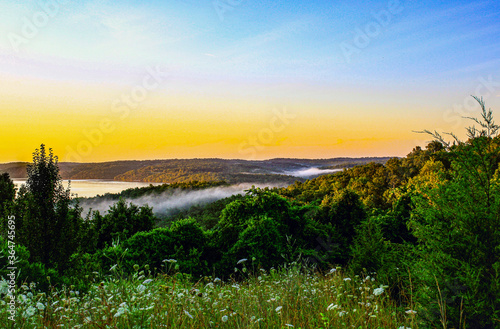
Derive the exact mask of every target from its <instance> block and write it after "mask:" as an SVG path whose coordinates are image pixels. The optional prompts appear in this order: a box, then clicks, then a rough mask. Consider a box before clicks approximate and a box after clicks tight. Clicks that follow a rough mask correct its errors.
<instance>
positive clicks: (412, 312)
mask: <svg viewBox="0 0 500 329" xmlns="http://www.w3.org/2000/svg"><path fill="white" fill-rule="evenodd" d="M405 313H406V314H410V315H414V314H417V311H414V310H408V311H406V312H405Z"/></svg>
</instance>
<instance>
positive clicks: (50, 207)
mask: <svg viewBox="0 0 500 329" xmlns="http://www.w3.org/2000/svg"><path fill="white" fill-rule="evenodd" d="M27 174H28V179H27V181H26V187H25V188H23V189H21V191H20V196H19V198H18V200H16V203H17V213H18V216H16V217H17V218H18V229H17V230H18V234H17V235H16V238H17V239H18V243H19V244H22V245H24V246H26V247H27V248H28V250H29V252H30V261H32V262H41V263H43V264H45V265H47V266H51V267H60V268H64V266H65V264H66V261H67V260H68V259H69V257H70V256H71V254H72V253H73V252H74V251H76V249H77V247H78V245H79V233H80V227H81V224H82V219H81V208H79V207H78V206H76V207H75V206H71V204H70V203H71V198H70V190H69V186H68V189H64V187H63V184H62V179H61V176H60V174H59V167H58V158H57V156H54V154H53V152H52V149H49V152H48V154H47V152H46V149H45V145H44V144H42V145H41V146H40V149H36V150H35V152H34V153H33V163H32V164H30V165H28V167H27Z"/></svg>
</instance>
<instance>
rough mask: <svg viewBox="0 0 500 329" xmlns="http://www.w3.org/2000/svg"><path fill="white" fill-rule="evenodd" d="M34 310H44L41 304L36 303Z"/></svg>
mask: <svg viewBox="0 0 500 329" xmlns="http://www.w3.org/2000/svg"><path fill="white" fill-rule="evenodd" d="M36 308H37V309H39V310H40V311H43V310H44V309H45V305H43V304H42V303H40V302H38V303H36Z"/></svg>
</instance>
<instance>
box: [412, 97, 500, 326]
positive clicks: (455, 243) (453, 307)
mask: <svg viewBox="0 0 500 329" xmlns="http://www.w3.org/2000/svg"><path fill="white" fill-rule="evenodd" d="M476 100H477V101H478V102H479V104H480V106H481V109H482V118H481V119H480V120H478V119H473V120H474V121H475V122H476V123H478V124H479V125H480V128H479V129H478V128H476V127H470V128H467V133H468V137H469V138H468V140H467V141H464V142H463V141H460V140H459V139H458V138H456V136H454V135H453V134H451V135H452V136H453V137H454V138H455V142H454V143H453V144H451V143H448V142H446V141H445V140H444V139H443V138H442V136H441V135H440V134H439V133H431V134H432V135H433V136H434V137H435V139H436V140H437V141H439V142H440V143H441V144H443V145H444V146H445V147H446V149H447V151H448V153H449V155H450V158H451V169H450V172H449V173H448V172H445V170H444V169H443V168H441V170H439V171H438V172H437V173H434V174H432V175H430V176H429V177H433V178H434V179H433V181H432V183H430V184H426V182H425V181H424V180H422V182H421V183H420V184H419V185H416V188H417V189H418V190H419V192H420V193H418V194H416V195H415V196H414V198H413V200H414V201H415V205H416V206H415V209H414V211H413V216H412V219H411V222H410V226H411V228H412V230H413V234H414V235H415V237H417V239H418V242H419V250H418V251H417V255H419V256H420V257H419V258H418V260H417V261H416V262H415V263H414V266H413V273H414V274H413V276H414V277H415V280H416V282H417V300H418V302H419V304H418V305H420V310H419V313H420V315H421V317H422V318H424V319H426V320H428V322H429V323H431V325H433V326H436V325H438V324H439V322H441V325H442V326H444V327H446V326H449V327H455V328H458V327H461V326H460V324H463V323H464V321H465V323H466V324H467V326H468V327H469V328H497V327H499V325H500V322H499V320H500V231H499V230H498V228H499V227H500V177H499V172H498V162H499V159H500V143H499V142H500V140H499V137H498V136H497V132H498V130H499V128H500V127H499V126H498V125H496V124H495V123H494V121H493V116H492V113H491V110H489V111H486V109H485V106H484V102H483V101H482V99H478V98H476ZM425 132H427V133H430V132H429V131H425ZM435 178H438V179H437V180H436V179H435ZM429 179H430V178H429Z"/></svg>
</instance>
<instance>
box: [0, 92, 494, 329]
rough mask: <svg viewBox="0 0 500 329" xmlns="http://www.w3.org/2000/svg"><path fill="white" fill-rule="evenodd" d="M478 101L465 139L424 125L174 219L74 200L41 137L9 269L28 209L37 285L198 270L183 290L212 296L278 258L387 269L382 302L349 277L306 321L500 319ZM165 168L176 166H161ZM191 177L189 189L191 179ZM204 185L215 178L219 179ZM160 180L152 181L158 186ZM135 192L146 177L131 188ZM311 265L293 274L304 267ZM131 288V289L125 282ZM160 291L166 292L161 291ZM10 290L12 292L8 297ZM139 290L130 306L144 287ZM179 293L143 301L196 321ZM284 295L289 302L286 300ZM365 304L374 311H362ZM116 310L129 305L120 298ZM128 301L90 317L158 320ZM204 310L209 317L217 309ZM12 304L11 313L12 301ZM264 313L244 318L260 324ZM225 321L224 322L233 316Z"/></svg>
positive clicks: (27, 259)
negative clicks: (88, 206) (409, 140)
mask: <svg viewBox="0 0 500 329" xmlns="http://www.w3.org/2000/svg"><path fill="white" fill-rule="evenodd" d="M477 100H478V102H479V104H480V106H481V108H482V116H481V117H480V118H478V119H476V120H475V122H474V125H475V126H471V127H469V128H467V139H466V140H464V141H462V140H460V139H458V138H457V137H456V136H454V135H452V136H451V138H452V141H451V142H449V141H447V140H445V139H444V138H443V137H442V136H441V135H440V134H438V133H436V132H434V133H432V132H429V131H424V133H428V134H430V135H432V138H433V139H434V141H432V142H430V143H429V144H428V145H426V146H425V147H424V148H421V147H416V148H414V149H413V150H412V151H411V152H410V153H409V154H408V155H407V156H406V157H404V158H392V159H390V160H389V161H387V162H386V163H385V164H382V163H374V162H372V163H368V164H365V165H360V166H356V167H353V168H349V169H344V170H343V171H341V172H338V173H335V174H331V175H324V176H321V177H318V178H315V179H311V180H307V181H304V182H295V183H294V184H292V185H289V186H287V187H284V188H264V189H260V188H251V189H249V190H248V191H247V193H246V194H245V195H243V196H233V197H231V198H227V199H223V200H219V201H217V202H216V203H213V204H209V205H206V206H196V207H193V208H192V209H190V210H187V211H184V212H182V213H181V214H177V215H176V217H175V218H171V219H170V220H169V221H159V220H158V218H156V217H155V216H154V214H153V211H152V209H151V208H150V207H148V206H137V205H134V204H129V203H127V202H125V201H124V200H123V199H119V200H118V201H117V202H116V203H115V204H114V205H113V206H112V207H111V208H110V209H109V211H108V212H107V213H106V214H100V213H99V212H95V213H93V214H89V215H88V216H87V217H86V218H82V214H81V212H82V211H81V208H80V207H79V205H78V203H76V204H74V203H72V202H71V198H70V194H69V191H67V190H65V189H64V188H63V186H62V184H61V176H60V173H59V169H58V162H57V158H56V157H55V156H54V155H53V153H52V151H48V152H47V150H46V149H45V147H44V146H43V145H42V146H41V148H40V149H37V150H36V152H35V153H34V158H33V163H32V164H31V165H29V166H28V182H27V184H26V186H25V187H23V188H22V189H20V190H19V191H17V192H16V191H15V190H14V186H13V184H12V182H11V180H10V178H9V175H8V174H3V175H2V176H1V179H0V215H1V218H2V240H1V241H0V242H1V243H2V245H3V247H2V250H3V258H0V261H1V263H0V270H1V271H2V275H3V276H4V277H5V275H6V273H7V269H6V268H7V266H8V263H7V259H8V256H9V250H10V249H9V248H8V246H7V240H8V232H9V224H8V218H9V216H15V230H16V232H15V242H16V247H15V251H16V255H17V257H18V258H17V263H16V264H17V267H18V268H19V269H20V271H19V273H20V274H19V276H18V278H17V280H18V282H25V283H26V284H28V285H29V283H30V282H37V284H36V289H40V290H41V291H46V292H49V291H54V289H61V290H60V291H66V292H67V291H68V290H65V289H66V288H64V287H71V289H70V290H71V291H75V290H78V291H79V293H81V294H85V293H87V292H89V293H91V294H95V293H96V291H97V292H98V291H103V293H104V290H103V289H104V288H103V287H111V286H113V285H118V284H119V282H136V281H137V280H140V279H137V278H138V277H141V278H146V277H148V278H150V279H148V280H151V281H148V280H146V281H147V283H150V282H153V280H160V281H157V282H161V283H158V287H164V288H161V289H163V290H161V291H162V292H161V294H163V293H165V294H168V292H169V291H170V292H171V291H175V289H176V288H175V286H176V284H181V282H182V284H186V282H191V283H190V284H191V287H192V290H189V289H187V290H186V291H185V292H183V293H182V294H183V296H185V295H189V294H192V296H193V298H194V299H193V300H196V298H199V300H200V301H201V300H202V299H203V300H205V299H204V298H209V297H207V296H208V295H204V294H205V290H203V289H205V287H206V286H205V284H207V285H208V282H211V283H210V284H211V285H212V286H213V285H214V282H217V280H215V279H214V278H215V277H216V278H217V279H218V280H222V281H225V282H229V284H232V285H233V287H238V290H239V287H240V286H239V285H240V284H241V285H245V282H253V283H252V284H254V283H255V285H259V284H263V282H267V281H265V280H266V276H265V275H264V274H263V273H266V275H268V274H267V273H269V275H271V273H274V272H273V271H276V269H289V268H290V267H292V268H300V269H303V270H298V271H299V272H300V273H303V272H301V271H306V272H307V273H308V274H304V275H305V276H304V277H305V278H307V279H306V282H307V281H309V282H316V280H319V279H318V278H328V275H334V273H337V272H340V271H342V273H343V274H342V275H345V276H346V277H344V279H342V277H340V279H339V282H340V283H339V284H342V285H348V284H351V283H349V282H350V281H351V280H353V283H352V284H354V281H356V280H358V281H362V284H364V285H366V284H368V283H367V282H370V280H371V279H370V278H376V280H377V282H380V287H379V288H375V287H368V286H366V289H367V291H369V292H370V294H369V296H372V297H370V298H372V299H371V302H368V300H370V298H368V297H366V296H368V295H366V296H365V295H363V296H365V297H366V298H368V299H363V302H362V305H361V303H358V302H352V303H351V302H349V300H353V298H355V296H357V295H356V294H358V293H360V292H359V291H357V292H355V293H352V294H349V295H348V294H347V293H346V297H344V295H343V293H345V291H346V289H347V288H345V286H342V287H344V288H335V289H343V290H335V293H333V292H331V291H330V290H327V289H329V288H322V289H325V290H322V291H323V292H318V295H321V294H326V296H331V298H332V300H334V302H332V304H331V305H324V308H323V309H322V310H323V311H318V312H317V313H318V314H317V317H318V319H317V320H312V319H306V318H304V319H296V320H297V321H299V320H300V321H302V322H298V323H302V325H304V324H305V323H309V325H312V324H311V323H314V327H318V328H319V327H325V328H326V327H332V328H333V327H337V325H340V324H339V323H341V322H334V321H337V320H338V319H339V318H342V317H343V316H346V314H347V313H349V314H350V315H349V317H347V316H346V318H345V319H346V320H338V321H344V324H345V323H349V324H353V325H354V324H356V325H359V326H360V327H381V326H383V324H384V323H386V324H387V325H388V326H389V323H391V324H390V325H391V326H392V325H394V324H393V322H391V321H392V320H390V319H393V318H394V319H396V320H397V321H400V323H403V322H404V323H405V325H406V323H411V324H412V326H413V327H419V328H437V327H441V328H500V231H499V230H498V228H499V227H500V177H499V175H500V174H499V173H500V171H499V170H498V164H499V163H500V137H499V136H498V130H499V126H497V125H496V124H495V123H494V121H493V116H492V113H491V111H488V110H486V108H485V106H484V103H483V102H482V100H481V99H477ZM158 168H159V169H158V170H160V171H162V172H163V171H165V168H163V167H162V165H160V167H158ZM138 174H140V173H138ZM184 184H186V185H183V187H184V188H186V187H188V186H189V183H184ZM193 184H198V185H195V186H198V187H199V188H211V187H213V184H214V183H199V182H196V183H193ZM199 184H201V185H199ZM204 184H206V185H204ZM217 184H225V183H216V185H217ZM161 188H162V187H150V191H149V192H148V193H152V192H153V191H154V190H155V189H161ZM127 193H129V194H133V193H138V190H136V191H135V192H134V191H133V190H131V191H128V192H127V191H125V192H123V194H124V195H127ZM242 264H243V265H242ZM284 271H285V272H284V273H290V272H287V271H288V270H284ZM299 272H297V273H299ZM140 273H142V274H140ZM276 275H277V274H276ZM283 275H284V276H275V277H274V276H272V278H270V279H269V280H270V281H269V282H271V283H272V282H274V284H275V286H276V287H278V286H279V284H280V282H281V281H282V280H283V281H286V280H288V281H287V282H292V281H293V280H292V279H290V278H289V277H287V276H286V275H288V274H283ZM300 275H301V274H297V276H294V278H298V277H300V278H302V276H300ZM335 275H337V274H335ZM262 276H264V278H262ZM365 277H366V279H363V280H361V279H362V278H365ZM167 278H168V279H167ZM258 278H261V279H258ZM287 278H288V279H287ZM356 278H357V279H356ZM134 280H135V281H134ZM161 280H167V281H161ZM169 280H171V281H169ZM172 280H173V281H172ZM248 280H250V281H248ZM252 280H256V281H252ZM290 280H291V281H290ZM321 280H329V279H321ZM146 281H145V282H146ZM155 282H156V281H155ZM294 282H295V281H294ZM304 284H305V283H304ZM141 285H142V284H141ZM145 285H146V283H144V285H142V286H143V287H144V289H146V286H145ZM235 285H237V286H235ZM120 287H128V286H127V285H125V284H124V285H123V286H120ZM155 287H156V286H155ZM202 287H203V288H202ZM289 288H290V289H295V288H296V287H294V286H290V287H289ZM99 289H101V290H99ZM106 289H107V288H106ZM120 289H121V288H120ZM123 289H125V288H123ZM131 289H132V288H131ZM134 289H135V288H134ZM140 289H143V288H140ZM155 289H156V288H155ZM158 289H160V288H158ZM190 289H191V288H190ZM234 289H236V288H234ZM248 289H251V285H250V284H249V286H248ZM266 289H267V288H266ZM271 289H272V288H271ZM332 289H333V286H332ZM363 289H365V288H361V287H360V289H359V290H360V291H361V290H363ZM376 289H380V290H376ZM202 290H203V291H202ZM143 291H144V290H143ZM363 291H364V290H363ZM121 293H122V294H123V296H128V295H129V294H132V292H130V291H126V290H123V291H122V292H121ZM151 293H153V295H154V292H151ZM382 293H384V296H387V302H388V303H390V305H392V306H387V305H389V304H387V305H386V304H384V305H386V306H384V307H388V308H387V309H388V310H390V311H388V312H387V315H384V316H387V318H386V320H384V321H386V322H377V323H378V324H377V325H375V324H374V323H375V322H373V321H382V320H372V319H375V318H377V314H378V313H377V312H378V306H377V312H375V311H374V309H373V308H372V306H371V304H372V303H375V300H376V298H378V297H377V296H379V295H381V294H382ZM157 294H158V296H163V295H161V294H160V292H159V291H158V292H157ZM132 295H133V294H132ZM141 296H142V295H141ZM168 296H170V295H168ZM172 296H173V295H172ZM197 296H198V297H197ZM349 296H351V297H349ZM4 297H5V301H4V304H2V305H5V304H6V303H7V302H8V301H7V300H6V299H7V297H6V296H4V295H2V298H4ZM219 297H220V296H219ZM361 297H362V296H361V295H360V296H359V297H356V298H361ZM365 297H363V298H365ZM123 298H125V297H123ZM127 298H129V297H127ZM130 298H131V297H130ZM134 298H135V297H134ZM141 298H142V297H141ZM145 298H146V297H145ZM148 298H150V299H152V298H155V297H153V296H151V297H148ZM168 298H170V297H167V299H168ZM171 298H172V300H173V298H174V297H171ZM185 298H188V297H186V296H185ZM189 298H191V297H189ZM210 298H212V297H210ZM213 298H215V297H213ZM221 298H222V297H221ZM273 298H274V297H273ZM318 298H322V297H318ZM328 298H330V297H328ZM40 300H43V299H40ZM126 300H127V302H126V305H128V304H127V303H131V301H132V300H133V299H126ZM275 300H276V298H275ZM318 300H322V299H318ZM360 300H361V299H360ZM271 302H273V301H272V300H271V299H269V300H268V303H271ZM295 302H296V303H299V301H295ZM74 303H79V301H76V300H74ZM102 303H104V301H102ZM110 303H111V302H110ZM193 303H195V304H196V303H198V302H194V301H193ZM334 303H335V307H334ZM349 303H350V304H349ZM209 304H210V305H212V306H210V307H215V306H214V305H213V303H212V302H211V303H209ZM358 304H359V305H358ZM367 304H370V305H367ZM37 305H38V304H37ZM47 305H48V304H47ZM103 305H104V304H103ZM121 305H122V308H124V306H123V303H122V304H121ZM172 305H174V306H172V309H169V310H166V313H165V314H164V313H161V312H164V310H161V312H160V311H159V310H158V309H157V308H156V307H157V305H156V306H154V305H153V306H152V308H151V309H149V310H143V312H146V313H141V312H140V311H139V310H136V311H137V312H138V313H137V314H143V315H144V314H153V315H155V314H156V315H155V316H160V317H164V319H165V321H167V320H168V319H170V318H169V317H168V315H167V313H168V312H174V311H173V310H174V309H177V311H178V313H179V314H181V315H182V314H185V312H188V313H187V314H189V317H187V318H186V319H187V320H186V321H191V320H193V316H192V312H193V310H191V309H189V310H188V307H187V306H186V305H184V306H179V308H175V307H177V306H175V305H177V304H172ZM179 305H180V304H179ZM229 305H232V304H231V303H229ZM273 305H274V304H273ZM297 305H298V304H297ZM315 305H316V304H315ZM339 305H340V306H339ZM342 305H343V306H342ZM346 305H351V306H352V305H358V306H352V308H354V311H353V309H352V308H351V309H347V306H346ZM377 305H378V304H377ZM380 305H382V304H380ZM42 306H44V304H42ZM276 306H277V305H276ZM326 306H328V308H326ZM45 307H48V306H44V308H45ZM127 307H128V306H127ZM231 307H236V306H234V305H233V306H231ZM297 307H298V306H297ZM304 307H305V306H304ZM315 307H316V306H315ZM318 307H323V306H318ZM355 307H356V308H355ZM389 307H393V308H390V309H389ZM282 308H283V305H282V306H278V307H276V312H275V313H280V312H281V309H282ZM356 309H358V310H359V311H356ZM225 310H226V309H225ZM225 310H224V311H225ZM361 311H363V312H365V311H366V314H364V313H363V314H364V315H359V314H360V312H361ZM368 311H369V312H370V313H368ZM33 312H35V311H33ZM110 312H111V311H110ZM113 312H116V314H118V313H119V312H118V309H114V311H113ZM127 312H129V313H130V315H129V317H128V318H125V319H124V318H123V317H121V315H122V314H124V313H126V311H125V310H123V311H122V313H120V314H119V315H118V316H116V314H115V316H114V317H113V316H112V315H110V316H109V317H107V318H106V319H101V320H99V319H91V320H90V321H89V322H88V325H89V327H96V328H97V327H100V326H104V325H118V324H119V327H127V326H131V325H132V324H135V323H141V325H146V326H153V323H156V322H154V321H156V320H155V318H154V316H153V315H152V318H148V320H146V319H144V316H142V317H139V315H138V316H136V317H134V316H133V315H132V311H131V310H130V309H129V308H127ZM147 312H151V313H147ZM183 312H184V313H183ZM190 312H191V313H190ZM341 312H344V313H341ZM346 312H347V313H346ZM356 312H358V313H356ZM381 312H382V313H383V310H382V311H381ZM160 313H161V314H163V315H160ZM202 313H203V312H202V311H200V315H198V317H199V319H205V318H203V316H207V317H208V315H203V314H205V313H203V314H202ZM208 313H210V312H208ZM233 313H235V314H238V311H237V310H235V311H234V312H233ZM110 314H111V313H110ZM113 314H114V313H113ZM134 314H135V313H134ZM168 314H170V313H168ZM231 314H232V313H231ZM273 314H274V313H273ZM280 314H281V313H280ZM287 314H288V313H287ZM319 314H321V316H320V315H319ZM384 314H385V313H384ZM391 314H392V315H391ZM17 316H18V317H19V319H20V320H19V321H24V322H23V323H26V325H27V326H28V327H29V323H30V322H29V321H28V320H22V319H23V314H18V315H17ZM82 316H83V315H82ZM311 316H313V315H311ZM1 317H5V318H6V317H7V312H4V313H2V315H1ZM47 317H49V318H47ZM105 317H106V316H105ZM379 317H382V314H380V315H379ZM139 318H140V319H139ZM189 318H191V320H189ZM39 319H41V320H36V321H48V322H47V323H52V322H50V321H53V322H54V323H57V321H62V322H63V321H65V320H63V319H60V318H59V317H58V315H57V313H56V312H52V313H50V314H49V313H43V312H41V313H40V314H39ZM44 319H45V320H44ZM176 319H177V318H176V317H174V318H172V319H170V320H168V321H174V322H172V323H174V324H176V325H178V326H179V327H180V326H182V325H185V324H184V322H183V321H184V320H182V321H180V320H179V321H178V322H175V321H177V320H176ZM237 319H239V320H237ZM273 319H274V318H273ZM254 320H255V319H254ZM254 320H250V319H246V318H245V317H243V316H242V317H238V316H235V318H234V321H246V322H241V323H247V324H248V325H249V323H254V322H252V321H254ZM292 320H293V313H290V318H286V321H288V322H281V321H285V320H284V319H281V320H280V318H279V317H278V318H276V319H274V320H272V321H276V322H272V323H274V324H276V323H279V326H278V327H281V326H284V325H285V323H289V321H292ZM396 320H395V321H396ZM6 321H7V320H5V322H6ZM127 321H128V322H127ZM141 321H142V322H141ZM148 321H149V322H148ZM158 321H159V320H158ZM221 321H222V322H221V325H225V322H226V321H228V318H225V319H224V318H222V320H221ZM231 321H233V319H232V318H231ZM264 321H265V320H264ZM308 321H313V322H308ZM314 321H318V322H314ZM345 321H348V322H345ZM349 321H350V322H349ZM370 321H372V322H370ZM410 321H411V322H410ZM62 322H61V323H62ZM127 323H128V324H127ZM190 323H191V322H190ZM238 323H240V322H238ZM334 323H336V325H333V324H334ZM372 324H373V325H372ZM257 326H258V325H257ZM194 327H196V326H195V324H194V323H193V324H192V326H191V328H194ZM403 327H404V326H403Z"/></svg>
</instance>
